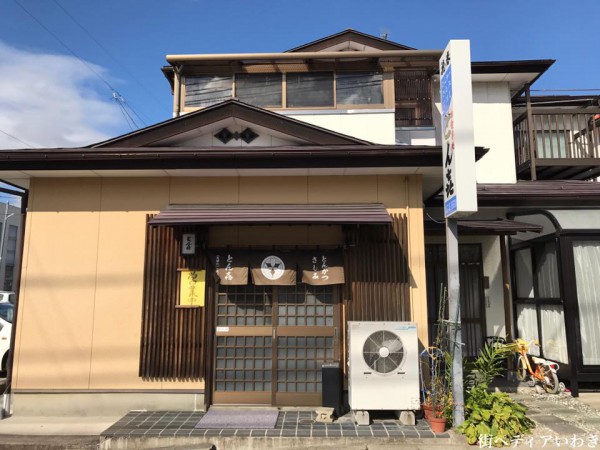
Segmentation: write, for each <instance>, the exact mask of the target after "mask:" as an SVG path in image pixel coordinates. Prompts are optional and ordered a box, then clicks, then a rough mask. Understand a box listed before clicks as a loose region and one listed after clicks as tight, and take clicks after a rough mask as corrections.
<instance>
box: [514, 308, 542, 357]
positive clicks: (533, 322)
mask: <svg viewBox="0 0 600 450" xmlns="http://www.w3.org/2000/svg"><path fill="white" fill-rule="evenodd" d="M517 331H518V333H519V336H520V337H521V339H523V340H525V341H527V342H529V341H531V340H536V341H537V340H539V335H538V324H537V313H536V310H535V305H530V304H525V305H517ZM529 354H530V355H535V356H539V355H540V348H539V347H538V346H537V345H533V343H532V344H531V345H530V346H529Z"/></svg>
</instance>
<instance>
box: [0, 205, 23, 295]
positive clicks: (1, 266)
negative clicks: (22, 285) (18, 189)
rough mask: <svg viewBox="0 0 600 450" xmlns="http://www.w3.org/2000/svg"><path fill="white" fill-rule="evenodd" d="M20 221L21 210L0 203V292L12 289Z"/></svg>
mask: <svg viewBox="0 0 600 450" xmlns="http://www.w3.org/2000/svg"><path fill="white" fill-rule="evenodd" d="M15 202H16V201H15ZM20 221H21V208H19V207H17V206H14V203H13V204H11V203H10V202H0V291H7V292H10V291H12V290H13V289H14V286H13V281H14V274H15V263H16V255H17V239H18V236H19V225H20Z"/></svg>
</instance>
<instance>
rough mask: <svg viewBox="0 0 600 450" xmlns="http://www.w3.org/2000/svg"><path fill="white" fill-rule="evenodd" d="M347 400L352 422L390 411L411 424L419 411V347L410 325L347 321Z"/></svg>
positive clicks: (361, 421)
mask: <svg viewBox="0 0 600 450" xmlns="http://www.w3.org/2000/svg"><path fill="white" fill-rule="evenodd" d="M348 348H349V353H350V355H349V358H348V400H349V403H350V408H351V409H352V411H353V413H354V418H355V420H356V421H357V422H358V423H359V424H360V425H362V424H368V423H369V415H368V411H369V410H393V411H396V412H397V415H398V417H399V418H400V419H401V421H402V422H403V423H406V424H412V425H414V412H412V411H414V410H416V409H420V403H421V402H420V396H419V392H420V391H419V344H418V337H417V324H415V323H413V322H348Z"/></svg>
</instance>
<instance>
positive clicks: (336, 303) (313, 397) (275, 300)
mask: <svg viewBox="0 0 600 450" xmlns="http://www.w3.org/2000/svg"><path fill="white" fill-rule="evenodd" d="M298 284H301V283H300V282H298V283H297V284H296V285H298ZM307 286H308V287H310V286H311V285H307ZM220 287H221V285H220V284H219V283H217V284H216V285H215V289H214V295H212V296H211V300H212V307H211V308H210V309H211V311H210V317H208V316H209V314H207V318H206V320H207V322H209V324H207V330H208V333H209V334H211V333H212V336H214V338H213V339H212V342H211V343H210V349H209V350H208V351H207V354H209V355H210V356H209V357H208V358H207V363H208V364H207V366H206V368H207V374H206V376H205V398H209V399H210V404H207V405H206V406H207V407H208V406H210V405H211V404H228V405H269V406H320V405H321V401H322V392H314V393H307V392H304V393H297V392H294V393H289V392H281V393H279V392H277V381H278V380H277V370H278V368H277V362H278V357H277V350H278V348H277V347H278V337H280V336H298V337H300V336H302V337H305V336H306V337H310V335H308V334H307V331H310V330H311V329H316V328H320V329H321V330H323V329H327V328H330V329H331V331H330V332H327V333H325V332H323V331H322V332H321V333H320V334H318V337H321V336H326V337H330V336H331V337H333V361H332V362H339V363H340V364H341V361H342V355H343V349H342V345H343V344H344V343H343V339H342V338H341V332H342V322H341V319H342V303H343V299H342V295H343V285H331V288H332V295H333V308H334V309H333V325H332V326H330V327H328V326H292V325H288V326H285V325H284V326H279V323H278V318H279V308H278V306H279V290H280V289H281V288H282V287H284V286H272V291H271V294H272V304H271V306H272V310H271V314H272V316H271V325H270V326H247V325H240V326H237V325H236V326H232V328H233V329H230V330H229V331H227V332H225V331H217V312H218V296H219V293H220ZM314 287H317V288H318V287H319V286H314ZM207 312H208V311H207ZM278 328H288V330H285V331H284V332H283V333H278ZM248 329H254V330H255V332H256V334H253V335H254V336H268V337H272V342H271V344H272V350H271V360H272V365H271V370H272V373H271V392H270V393H268V392H239V391H237V392H219V394H218V398H219V401H218V402H215V395H216V385H215V383H216V370H217V364H216V356H217V337H222V336H248ZM261 331H262V332H261ZM312 336H317V335H315V334H313V335H312ZM317 370H319V369H317ZM209 379H210V382H209ZM207 394H208V395H207ZM307 399H308V401H307Z"/></svg>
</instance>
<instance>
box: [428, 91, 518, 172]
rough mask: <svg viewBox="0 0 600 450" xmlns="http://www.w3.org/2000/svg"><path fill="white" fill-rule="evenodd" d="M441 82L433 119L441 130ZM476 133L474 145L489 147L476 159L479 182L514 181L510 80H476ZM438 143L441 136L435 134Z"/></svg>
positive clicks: (474, 120)
mask: <svg viewBox="0 0 600 450" xmlns="http://www.w3.org/2000/svg"><path fill="white" fill-rule="evenodd" d="M439 90H440V89H439V83H438V84H436V85H435V86H434V89H433V92H434V95H435V109H434V122H435V126H436V129H438V130H439V129H440V126H441V123H440V120H441V115H440V111H441V108H442V107H441V103H440V99H439ZM473 134H474V140H475V145H476V146H479V147H485V148H487V149H489V151H488V152H487V154H486V155H485V156H484V157H483V158H481V159H480V160H479V161H477V163H476V165H475V170H476V172H477V182H478V183H515V182H516V180H517V175H516V168H515V148H514V141H513V125H512V107H511V101H510V88H509V85H508V83H507V82H489V83H481V82H474V83H473ZM436 139H437V140H438V144H439V142H440V139H441V138H440V136H439V135H438V136H436Z"/></svg>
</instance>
